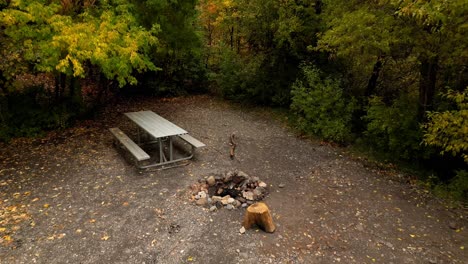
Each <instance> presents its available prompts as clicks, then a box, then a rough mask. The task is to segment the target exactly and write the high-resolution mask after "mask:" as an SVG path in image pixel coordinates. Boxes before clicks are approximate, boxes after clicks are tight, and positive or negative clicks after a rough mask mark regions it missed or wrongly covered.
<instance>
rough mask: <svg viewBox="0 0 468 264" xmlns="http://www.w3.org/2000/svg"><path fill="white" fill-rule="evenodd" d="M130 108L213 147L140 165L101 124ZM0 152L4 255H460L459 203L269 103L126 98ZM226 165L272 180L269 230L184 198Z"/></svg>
mask: <svg viewBox="0 0 468 264" xmlns="http://www.w3.org/2000/svg"><path fill="white" fill-rule="evenodd" d="M138 110H153V111H155V112H157V113H158V114H160V115H161V116H163V117H165V118H167V119H169V120H171V121H172V122H174V123H176V124H178V125H179V126H181V127H182V128H185V129H186V130H188V131H189V132H190V134H191V135H193V136H194V137H195V138H197V139H199V140H201V141H202V142H204V143H205V144H206V145H207V146H206V147H205V148H202V149H200V150H198V151H197V155H196V157H195V159H193V160H192V161H191V162H190V163H189V164H188V165H186V166H181V167H177V168H172V169H167V170H155V169H149V170H144V171H139V170H137V169H136V168H135V167H134V166H133V165H132V163H131V162H129V161H128V159H127V158H125V157H124V156H123V155H122V152H119V151H117V150H116V148H114V147H113V145H112V135H111V133H110V132H109V131H108V130H107V129H108V128H109V127H115V126H117V127H120V128H121V129H122V130H123V131H126V132H128V133H129V134H130V135H133V134H132V131H134V127H133V126H132V124H131V123H130V121H129V120H128V119H126V117H125V116H123V113H125V112H128V111H138ZM232 133H235V135H236V140H237V141H236V143H237V148H236V158H235V159H233V160H231V159H230V158H229V150H230V146H229V136H230V135H231V134H232ZM0 147H1V151H0V191H1V192H0V262H1V263H216V264H217V263H338V262H342V263H467V262H468V256H467V253H466V251H467V250H468V248H467V246H468V244H467V241H468V236H467V230H466V224H467V214H466V210H463V209H454V208H451V207H450V206H448V203H445V202H444V201H440V200H439V199H436V198H434V197H433V196H432V195H431V194H429V193H427V192H425V191H424V190H422V189H420V188H418V187H417V186H414V185H412V184H410V183H408V182H407V181H406V180H405V179H406V178H405V177H403V176H401V175H399V174H398V172H395V171H389V170H383V169H381V168H377V167H376V166H372V165H369V164H368V163H367V162H364V161H362V160H360V159H358V158H356V157H352V156H350V155H349V154H346V153H345V152H344V150H343V149H340V148H336V147H332V146H330V145H327V144H320V143H319V142H314V141H311V140H307V139H302V138H300V137H298V136H297V135H295V134H294V133H293V132H291V131H290V130H288V129H287V127H285V125H284V124H283V123H282V122H280V121H278V120H277V119H276V118H274V117H273V115H272V114H271V112H269V111H268V110H264V109H250V108H245V107H240V106H236V105H232V104H229V103H227V102H224V101H220V100H217V99H214V98H211V97H208V96H196V97H183V98H175V99H152V98H147V99H139V100H130V101H121V102H116V103H115V104H113V105H112V106H109V107H108V108H107V109H104V110H103V111H102V112H101V113H99V114H98V115H97V116H96V118H95V119H94V120H90V121H83V122H81V123H80V124H77V125H76V126H75V127H73V128H70V129H67V130H63V131H57V132H53V133H50V134H49V135H48V136H46V137H44V138H39V139H17V140H14V141H13V142H11V143H10V144H8V145H3V146H0ZM233 170H241V171H243V172H245V173H247V174H249V175H251V176H257V177H259V178H260V179H261V180H263V181H264V182H266V183H267V184H268V185H269V186H268V189H269V195H268V196H267V197H266V199H265V200H264V201H265V202H266V203H267V204H268V206H269V207H270V209H271V211H272V214H273V218H274V221H275V224H276V225H277V230H276V231H275V232H274V233H272V234H269V233H265V232H263V231H261V230H258V229H255V228H253V229H249V230H247V232H246V233H245V234H240V233H239V228H240V227H241V222H242V218H243V215H244V211H245V209H236V210H226V209H221V210H218V211H215V212H209V211H208V209H207V208H203V207H199V206H196V205H194V203H193V202H192V201H191V200H190V196H189V193H188V192H189V191H188V190H189V186H190V185H191V184H193V183H195V182H197V180H198V179H201V178H206V177H208V176H211V175H222V174H223V173H226V172H227V171H233ZM280 184H281V185H282V186H283V185H284V187H283V188H280V187H279V185H280Z"/></svg>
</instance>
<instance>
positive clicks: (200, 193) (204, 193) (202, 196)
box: [198, 191, 206, 198]
mask: <svg viewBox="0 0 468 264" xmlns="http://www.w3.org/2000/svg"><path fill="white" fill-rule="evenodd" d="M198 196H199V197H200V198H206V192H204V191H201V192H199V193H198Z"/></svg>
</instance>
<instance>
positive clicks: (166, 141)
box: [109, 111, 205, 169]
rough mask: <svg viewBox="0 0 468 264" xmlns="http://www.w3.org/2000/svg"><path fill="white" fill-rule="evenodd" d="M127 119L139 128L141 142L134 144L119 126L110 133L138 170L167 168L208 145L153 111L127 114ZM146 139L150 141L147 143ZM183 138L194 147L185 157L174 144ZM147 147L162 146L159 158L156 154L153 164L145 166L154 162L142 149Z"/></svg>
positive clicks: (138, 133) (138, 135) (159, 147)
mask: <svg viewBox="0 0 468 264" xmlns="http://www.w3.org/2000/svg"><path fill="white" fill-rule="evenodd" d="M125 116H127V117H128V118H129V119H130V120H131V121H133V122H134V123H135V124H136V125H137V142H134V141H133V140H132V139H130V137H128V136H127V135H126V134H125V133H124V132H122V131H121V130H120V129H119V128H117V127H114V128H110V129H109V130H110V132H111V133H112V134H113V135H114V138H115V140H116V141H118V142H119V143H120V145H121V146H122V147H124V148H125V149H126V150H127V151H128V152H129V153H130V154H131V155H132V156H133V158H134V159H135V162H136V165H137V167H138V168H140V169H145V168H150V167H156V166H164V165H167V164H172V163H176V162H179V161H183V160H188V159H191V158H192V157H193V155H194V153H195V149H197V148H201V147H204V146H205V144H203V143H202V142H201V141H199V140H198V139H196V138H194V137H192V136H190V135H189V134H188V132H187V131H185V130H184V129H182V128H180V127H179V126H177V125H175V124H173V123H172V122H170V121H168V120H167V119H165V118H163V117H161V116H159V115H157V114H156V113H154V112H152V111H139V112H130V113H125ZM143 138H145V139H146V141H143ZM179 139H181V140H182V141H183V142H185V143H186V144H188V145H190V147H191V150H190V151H187V152H182V154H181V155H180V153H177V154H179V155H176V153H175V152H176V151H175V148H174V143H175V141H178V140H179ZM144 145H157V146H158V150H159V154H158V155H157V153H156V154H155V155H154V156H155V159H154V160H153V162H150V163H149V164H142V162H143V161H149V160H150V159H151V156H150V155H149V154H148V153H147V152H146V151H145V150H143V149H142V146H144ZM165 150H167V151H165ZM165 152H168V153H165Z"/></svg>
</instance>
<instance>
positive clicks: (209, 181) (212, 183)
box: [206, 176, 216, 186]
mask: <svg viewBox="0 0 468 264" xmlns="http://www.w3.org/2000/svg"><path fill="white" fill-rule="evenodd" d="M206 182H207V183H208V186H213V185H215V183H216V179H215V177H214V176H210V177H208V179H206Z"/></svg>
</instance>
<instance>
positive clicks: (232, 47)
mask: <svg viewBox="0 0 468 264" xmlns="http://www.w3.org/2000/svg"><path fill="white" fill-rule="evenodd" d="M229 35H230V44H231V50H233V49H234V27H231V29H230V30H229Z"/></svg>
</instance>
